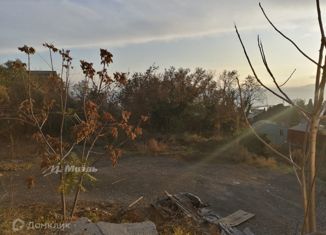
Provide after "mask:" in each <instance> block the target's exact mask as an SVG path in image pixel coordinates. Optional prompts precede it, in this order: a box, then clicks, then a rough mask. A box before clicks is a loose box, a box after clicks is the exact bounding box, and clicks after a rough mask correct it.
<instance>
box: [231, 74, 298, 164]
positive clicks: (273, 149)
mask: <svg viewBox="0 0 326 235" xmlns="http://www.w3.org/2000/svg"><path fill="white" fill-rule="evenodd" d="M236 81H237V85H238V89H239V96H240V103H241V104H240V107H241V110H242V112H243V115H244V118H245V121H246V123H247V125H248V126H249V128H250V129H251V130H252V132H253V134H254V135H255V136H256V137H257V138H258V139H259V140H260V141H261V142H262V143H263V144H264V145H266V146H267V147H268V148H269V149H270V150H271V151H272V152H274V153H275V154H277V155H278V156H280V157H281V158H283V159H285V160H286V161H287V162H288V163H289V164H290V165H291V166H293V167H294V168H296V169H298V170H300V169H301V167H300V166H299V165H297V164H296V163H295V162H293V161H292V160H291V159H290V158H288V157H287V156H285V155H284V154H283V153H281V152H279V151H278V150H276V149H275V148H274V147H273V146H271V145H270V144H269V143H267V142H266V141H265V140H264V139H263V138H261V137H260V136H259V134H258V133H257V132H256V130H255V128H253V126H252V125H251V124H250V122H249V120H248V118H247V115H246V112H245V110H244V107H243V99H242V91H241V86H240V82H239V78H236Z"/></svg>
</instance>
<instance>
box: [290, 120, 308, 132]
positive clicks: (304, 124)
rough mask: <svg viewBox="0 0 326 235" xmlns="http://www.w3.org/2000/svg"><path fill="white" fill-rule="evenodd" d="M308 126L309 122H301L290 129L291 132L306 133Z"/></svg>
mask: <svg viewBox="0 0 326 235" xmlns="http://www.w3.org/2000/svg"><path fill="white" fill-rule="evenodd" d="M307 124H308V123H307V122H300V123H299V124H298V125H295V126H292V127H290V128H289V130H293V131H302V132H306V130H307Z"/></svg>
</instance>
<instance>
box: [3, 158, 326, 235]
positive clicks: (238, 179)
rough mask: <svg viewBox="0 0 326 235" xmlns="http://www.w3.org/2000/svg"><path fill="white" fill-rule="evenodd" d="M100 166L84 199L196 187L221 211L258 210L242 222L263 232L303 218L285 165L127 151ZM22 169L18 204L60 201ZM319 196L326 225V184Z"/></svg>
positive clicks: (125, 198) (150, 195)
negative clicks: (28, 182)
mask: <svg viewBox="0 0 326 235" xmlns="http://www.w3.org/2000/svg"><path fill="white" fill-rule="evenodd" d="M96 167H97V168H98V170H99V171H98V172H97V173H96V175H95V176H96V178H98V179H99V180H98V182H97V183H96V184H95V185H93V186H91V185H90V186H89V187H88V189H89V191H88V192H86V193H83V194H82V195H81V199H82V200H87V201H112V200H113V201H114V200H119V201H122V202H123V203H125V204H129V203H131V202H133V201H134V200H136V199H137V198H139V197H140V196H144V199H143V200H142V201H141V204H146V203H150V202H152V201H154V200H155V199H157V197H159V196H162V195H164V190H167V191H168V192H170V193H177V192H191V193H194V194H197V195H198V196H199V197H200V198H201V199H202V200H203V201H204V202H207V203H208V204H209V205H211V206H212V207H213V208H214V209H215V210H216V211H217V212H219V213H220V215H221V216H226V215H228V214H230V213H232V212H234V211H236V210H238V209H243V210H246V211H248V212H252V213H254V214H256V217H255V218H254V219H252V220H250V221H249V222H247V223H245V224H244V225H242V226H243V227H246V226H248V227H250V228H251V229H252V230H253V232H255V234H257V235H260V234H263V235H264V234H266V235H267V234H271V235H276V234H295V233H294V232H295V230H296V228H297V226H298V225H299V224H300V218H301V217H302V211H301V209H300V193H299V188H298V186H297V182H296V179H295V177H294V176H293V175H292V174H290V173H287V172H286V171H284V170H274V169H266V168H256V167H253V166H248V165H242V164H238V165H232V164H220V163H209V162H193V161H192V162H189V161H184V160H178V159H175V158H169V157H158V156H156V157H138V156H137V157H132V156H126V157H123V158H122V159H121V160H120V162H119V165H118V166H117V167H116V168H112V166H111V164H110V162H109V161H108V160H107V159H104V158H103V160H101V161H99V162H97V163H96ZM33 171H34V172H35V171H38V169H35V170H33ZM16 174H19V176H16V177H15V178H14V181H13V182H14V186H15V187H14V188H15V192H16V193H15V197H14V199H15V201H16V204H21V203H33V202H34V203H36V202H49V201H55V200H56V195H57V194H55V193H54V192H55V189H54V188H52V187H51V185H50V184H49V182H51V181H50V180H48V179H47V178H44V177H40V178H39V182H38V184H37V186H36V187H35V188H34V189H32V190H30V191H27V190H26V187H25V186H24V182H23V181H24V180H25V178H24V177H25V176H26V175H29V174H31V173H30V172H29V171H26V172H23V173H16ZM49 177H51V176H49ZM1 178H2V183H3V182H5V181H4V180H5V178H6V177H4V176H3V177H1ZM1 178H0V179H1ZM52 184H53V183H52ZM319 185H320V184H319ZM4 186H5V187H6V184H4ZM18 195H19V196H18ZM318 196H319V197H320V200H319V201H320V204H319V205H318V213H319V219H320V221H319V226H320V228H321V229H324V230H326V190H325V187H319V190H318ZM7 200H8V197H4V198H3V199H2V201H3V202H5V201H7ZM1 204H2V203H1Z"/></svg>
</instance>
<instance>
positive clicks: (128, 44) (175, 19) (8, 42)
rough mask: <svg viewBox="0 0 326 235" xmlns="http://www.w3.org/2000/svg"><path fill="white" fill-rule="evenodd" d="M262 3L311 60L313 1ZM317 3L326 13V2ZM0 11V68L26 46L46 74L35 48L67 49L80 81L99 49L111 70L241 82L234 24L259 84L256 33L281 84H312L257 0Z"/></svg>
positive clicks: (11, 0)
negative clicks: (179, 72) (210, 74)
mask: <svg viewBox="0 0 326 235" xmlns="http://www.w3.org/2000/svg"><path fill="white" fill-rule="evenodd" d="M261 3H262V4H263V7H264V8H265V10H266V12H267V14H268V15H269V17H270V18H271V19H272V20H273V22H274V23H275V24H276V25H277V26H278V27H279V28H280V29H281V30H282V31H283V32H284V33H286V34H287V35H289V36H291V37H292V38H293V39H294V40H295V41H296V42H297V43H298V44H299V45H300V46H302V48H303V49H304V50H305V51H306V52H307V53H308V54H309V55H311V56H312V57H313V58H316V57H317V55H318V46H319V41H320V38H319V29H318V25H317V17H316V10H315V6H314V1H307V0H297V1H293V0H291V1H290V0H265V1H263V0H262V1H261ZM322 4H323V5H324V7H323V9H326V1H322ZM0 6H1V7H0V27H1V30H2V32H1V34H0V63H4V62H5V61H7V60H8V59H15V58H22V59H23V57H22V56H21V54H20V53H18V51H17V49H16V48H17V47H18V46H22V45H24V44H27V45H29V46H34V47H35V48H36V49H37V51H38V53H37V54H36V55H35V56H34V57H33V60H32V64H33V69H44V70H47V69H49V66H48V65H47V63H46V62H45V61H49V58H48V55H47V54H46V53H45V51H44V49H42V47H41V45H42V43H43V42H49V43H54V44H55V45H56V46H57V47H59V48H61V47H63V48H67V49H68V48H69V49H71V51H72V52H71V53H72V56H73V58H74V65H75V68H76V69H75V71H74V72H73V78H74V79H75V80H76V79H78V78H79V77H80V74H81V73H80V70H79V64H78V63H79V60H80V59H85V60H87V61H93V62H95V63H96V62H98V61H99V58H98V53H99V48H107V49H109V50H110V51H111V52H112V53H113V55H114V64H113V66H112V71H122V72H128V71H129V72H136V71H144V70H145V69H146V68H148V67H149V66H150V65H152V64H154V63H155V64H156V65H158V66H160V68H161V69H164V68H166V67H170V66H175V67H181V66H182V67H188V68H192V69H193V68H195V67H203V68H206V69H208V70H212V71H214V72H215V73H216V74H219V73H221V72H222V71H223V70H224V69H236V70H238V71H239V73H240V75H241V77H242V78H243V77H245V76H246V75H248V74H250V70H249V66H248V64H247V62H246V60H245V57H244V54H243V52H242V49H241V46H240V44H239V42H238V39H237V37H236V34H235V31H234V27H233V26H234V23H236V24H237V25H238V27H239V30H240V32H241V35H242V37H243V40H244V42H245V44H246V45H247V47H248V51H249V53H250V55H251V56H252V59H253V62H254V64H255V66H256V68H257V70H258V72H259V74H260V75H261V76H262V80H264V81H266V82H267V83H270V79H269V78H268V77H267V74H266V73H265V72H264V70H263V65H262V63H261V60H260V57H259V52H258V48H257V41H256V37H257V34H260V36H261V37H262V40H263V43H264V47H265V51H266V54H267V56H268V60H269V62H270V65H271V68H272V69H273V71H274V72H275V75H277V77H278V78H279V81H284V80H285V79H286V78H287V77H288V75H289V74H290V73H291V72H292V70H293V69H295V68H296V69H297V72H296V73H295V76H294V78H293V79H292V81H290V82H289V84H288V85H289V86H303V85H307V84H311V83H313V75H314V73H315V67H314V65H313V64H311V63H310V62H309V61H307V60H306V59H305V58H303V57H302V56H301V55H300V54H299V53H298V52H297V51H296V50H295V49H294V48H293V46H292V45H290V44H289V43H288V42H287V41H285V40H284V39H283V38H281V37H280V36H279V35H278V34H277V33H276V32H275V31H273V29H272V28H271V27H270V25H269V24H268V22H267V21H266V20H265V19H264V17H263V15H262V13H261V11H260V9H259V6H258V1H256V0H232V1H230V0H203V1H198V0H92V1H88V0H56V1H50V0H42V1H41V0H2V1H1V2H0ZM324 12H326V11H324ZM58 66H59V64H56V68H58Z"/></svg>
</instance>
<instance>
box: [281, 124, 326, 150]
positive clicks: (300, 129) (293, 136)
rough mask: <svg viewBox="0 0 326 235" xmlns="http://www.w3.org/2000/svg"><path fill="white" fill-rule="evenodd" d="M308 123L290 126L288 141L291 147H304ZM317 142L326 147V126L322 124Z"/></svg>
mask: <svg viewBox="0 0 326 235" xmlns="http://www.w3.org/2000/svg"><path fill="white" fill-rule="evenodd" d="M307 125H308V124H307V122H301V123H299V124H298V125H296V126H293V127H290V128H289V130H288V138H287V142H288V143H289V145H290V147H294V148H302V147H303V145H304V140H305V136H306V131H309V130H308V129H307ZM317 142H318V144H319V146H320V147H321V148H323V149H325V148H326V128H325V127H324V126H322V125H320V126H319V131H318V137H317Z"/></svg>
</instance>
